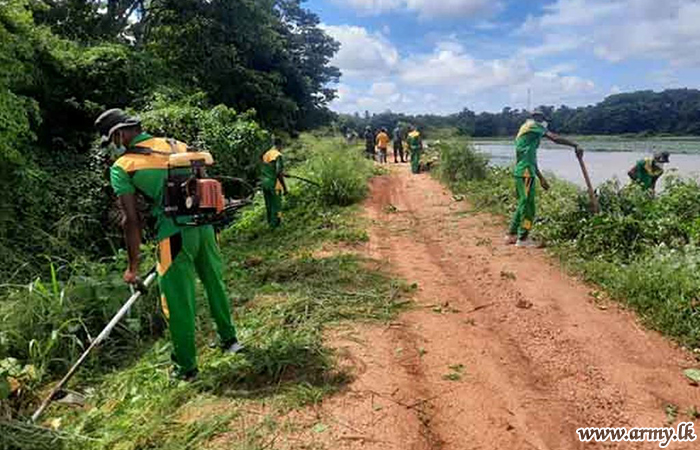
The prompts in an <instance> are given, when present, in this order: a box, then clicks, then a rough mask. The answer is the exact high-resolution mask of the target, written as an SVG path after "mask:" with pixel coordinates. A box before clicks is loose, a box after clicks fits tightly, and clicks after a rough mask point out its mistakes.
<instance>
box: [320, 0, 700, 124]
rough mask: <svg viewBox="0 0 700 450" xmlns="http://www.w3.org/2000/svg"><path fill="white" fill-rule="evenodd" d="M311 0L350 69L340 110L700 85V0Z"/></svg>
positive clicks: (434, 107)
mask: <svg viewBox="0 0 700 450" xmlns="http://www.w3.org/2000/svg"><path fill="white" fill-rule="evenodd" d="M306 7H307V8H309V9H311V10H312V11H314V12H315V13H316V14H318V16H319V17H320V19H321V23H322V27H323V28H324V29H325V31H326V32H327V33H328V34H330V35H331V36H333V37H334V38H335V39H336V40H337V41H338V42H340V44H341V48H340V51H339V52H338V53H337V54H336V56H335V58H334V59H333V61H332V64H333V65H335V66H337V67H338V68H340V70H341V72H342V73H343V75H342V77H341V79H340V83H338V85H337V86H335V87H336V88H337V90H338V98H337V99H336V100H335V101H334V102H333V103H332V104H331V108H332V109H333V110H335V111H338V112H347V113H354V112H359V113H364V111H369V112H371V113H379V112H383V111H387V110H391V111H394V112H405V113H412V114H415V113H436V114H448V113H453V112H458V111H461V110H462V109H464V108H469V109H471V110H472V111H477V112H481V111H491V112H497V111H501V110H502V109H503V108H504V107H507V106H508V107H511V108H518V109H522V108H527V107H528V104H531V105H532V106H536V105H555V106H558V105H562V104H565V105H567V106H583V105H588V104H595V103H597V102H599V101H601V100H603V99H604V98H605V97H606V96H608V95H611V94H615V93H619V92H629V91H634V90H640V89H652V90H656V91H658V90H663V89H667V88H679V87H688V88H699V87H700V0H663V1H662V0H308V1H307V2H306ZM528 92H530V94H528ZM528 98H530V99H531V100H530V102H528Z"/></svg>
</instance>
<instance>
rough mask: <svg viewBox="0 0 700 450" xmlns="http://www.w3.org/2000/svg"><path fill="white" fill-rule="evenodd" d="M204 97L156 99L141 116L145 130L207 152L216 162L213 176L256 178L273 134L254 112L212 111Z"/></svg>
mask: <svg viewBox="0 0 700 450" xmlns="http://www.w3.org/2000/svg"><path fill="white" fill-rule="evenodd" d="M200 97H201V96H196V95H195V96H192V97H189V98H188V99H185V100H183V101H180V102H178V103H167V102H166V100H165V99H164V98H161V97H156V100H155V101H154V103H153V105H152V106H151V107H150V108H149V109H148V110H147V111H146V112H144V113H143V114H142V116H141V119H142V121H143V125H144V129H146V130H147V131H148V132H150V133H152V134H155V135H159V136H167V137H172V138H175V139H178V140H181V141H183V142H187V143H188V144H190V145H193V146H197V147H199V148H201V149H203V150H208V151H210V152H211V153H212V155H213V156H214V160H215V162H216V164H215V166H214V168H213V170H212V174H213V175H226V176H234V177H241V178H245V179H247V180H248V181H253V180H255V179H256V177H257V170H258V165H259V159H260V157H261V156H262V154H263V152H264V151H265V150H267V149H268V148H269V146H270V135H269V133H268V132H267V131H265V130H263V129H262V128H261V127H260V125H258V124H257V123H256V122H255V120H254V114H255V113H254V112H252V111H251V112H247V113H244V114H239V113H237V112H236V111H235V110H234V109H232V108H229V107H227V106H225V105H218V106H215V107H214V108H209V107H207V106H206V104H205V103H203V100H202V99H201V98H200Z"/></svg>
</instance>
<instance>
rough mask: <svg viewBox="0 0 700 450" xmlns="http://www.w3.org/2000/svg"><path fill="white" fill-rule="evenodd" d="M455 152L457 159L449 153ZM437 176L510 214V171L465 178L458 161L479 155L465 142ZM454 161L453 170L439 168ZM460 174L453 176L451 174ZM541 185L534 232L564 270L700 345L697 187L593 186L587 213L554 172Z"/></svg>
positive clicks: (678, 183) (585, 202)
mask: <svg viewBox="0 0 700 450" xmlns="http://www.w3.org/2000/svg"><path fill="white" fill-rule="evenodd" d="M454 154H458V155H460V156H458V157H456V158H455V157H454ZM447 155H450V156H445V158H444V160H443V162H442V165H441V169H440V170H441V171H440V173H441V175H442V176H443V180H445V181H446V182H447V183H448V184H449V185H450V186H451V187H452V189H453V190H454V191H455V192H456V193H463V194H467V195H468V196H469V198H470V199H471V201H472V202H473V203H474V205H475V206H476V207H478V208H484V209H488V210H490V211H493V212H497V213H500V214H504V215H509V214H511V213H512V212H513V209H514V208H515V184H514V179H513V175H512V169H510V168H498V167H489V168H488V170H487V172H486V173H485V174H484V176H481V174H480V169H477V172H479V176H472V174H473V172H474V170H473V168H467V167H465V166H464V165H463V163H464V162H465V161H476V163H474V167H477V168H478V167H481V161H482V160H481V159H480V158H479V156H477V155H476V154H475V153H474V150H473V148H472V147H470V146H469V145H466V146H465V145H461V144H460V145H458V144H454V143H453V144H452V146H451V148H449V149H448V152H447ZM445 163H447V164H453V165H454V167H453V168H449V167H445ZM458 171H459V172H461V173H464V174H466V177H465V178H468V179H462V180H459V179H458V178H457V177H455V176H451V174H452V173H453V172H458ZM548 180H549V181H550V184H551V185H552V188H551V190H550V191H549V192H547V193H542V191H541V189H540V193H539V197H538V205H537V206H538V213H537V217H538V218H537V221H536V224H535V226H534V234H535V236H536V237H537V238H538V239H540V240H542V241H544V242H545V243H546V244H547V246H548V247H549V248H551V249H552V250H553V251H554V252H555V253H556V254H557V255H558V256H559V257H560V258H561V259H562V260H563V261H564V262H565V263H566V264H567V265H568V266H569V267H571V268H572V269H573V270H575V271H577V272H578V273H580V274H582V275H583V276H584V278H585V279H586V280H588V281H592V282H595V283H597V284H599V285H600V286H601V287H603V288H604V290H605V291H606V292H608V293H609V294H610V295H611V296H612V297H614V298H616V299H618V300H620V301H622V302H624V303H625V304H627V305H629V306H630V307H632V308H633V309H635V310H636V311H637V312H638V313H639V314H640V316H641V317H642V318H643V320H644V321H645V322H646V323H647V324H648V325H649V326H651V327H653V328H656V329H658V330H660V331H662V332H664V333H666V334H668V335H669V336H672V337H674V338H676V339H678V340H679V341H680V342H682V343H684V344H686V345H687V346H689V347H691V348H696V347H700V279H699V278H698V277H697V270H698V268H699V267H700V266H699V264H700V220H699V219H698V217H699V216H700V185H698V183H697V182H696V181H694V180H689V179H681V178H677V177H672V176H667V177H665V183H664V189H663V191H662V192H661V193H660V194H658V195H656V196H653V195H651V194H650V193H649V192H646V191H643V190H642V189H641V188H639V187H638V186H636V185H627V186H621V185H620V184H619V183H618V182H616V181H611V182H607V183H605V184H603V185H601V186H600V187H599V188H598V195H599V200H600V206H601V210H602V212H601V214H599V215H596V216H593V215H591V213H590V207H589V199H588V196H587V194H586V193H585V192H584V191H583V190H581V189H579V188H577V187H576V186H574V185H572V184H571V183H567V182H564V181H561V180H557V179H556V178H554V177H553V176H548Z"/></svg>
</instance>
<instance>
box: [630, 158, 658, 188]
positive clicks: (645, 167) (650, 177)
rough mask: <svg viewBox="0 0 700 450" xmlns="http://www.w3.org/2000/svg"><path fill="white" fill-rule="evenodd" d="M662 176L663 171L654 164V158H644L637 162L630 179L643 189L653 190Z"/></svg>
mask: <svg viewBox="0 0 700 450" xmlns="http://www.w3.org/2000/svg"><path fill="white" fill-rule="evenodd" d="M663 174H664V169H662V168H661V167H659V166H657V165H656V164H654V158H651V157H649V158H644V159H641V160H639V161H637V164H635V166H634V171H633V172H632V175H634V176H633V177H632V179H633V180H634V181H636V182H637V183H639V184H640V185H641V186H642V187H643V188H644V189H654V187H656V181H657V180H658V179H659V178H660V177H661V175H663Z"/></svg>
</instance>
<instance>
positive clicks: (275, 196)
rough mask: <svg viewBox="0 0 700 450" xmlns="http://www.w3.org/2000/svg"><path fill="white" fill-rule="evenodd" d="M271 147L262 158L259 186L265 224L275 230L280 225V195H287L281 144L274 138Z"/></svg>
mask: <svg viewBox="0 0 700 450" xmlns="http://www.w3.org/2000/svg"><path fill="white" fill-rule="evenodd" d="M273 144H274V145H273V147H272V148H271V149H270V150H268V151H267V152H265V154H264V155H263V157H262V169H261V174H262V178H261V184H262V191H263V196H264V197H265V209H266V211H267V223H268V224H269V225H270V227H272V228H277V227H278V226H279V225H280V223H282V216H281V214H282V193H283V192H284V193H285V194H286V193H287V184H286V183H285V181H284V161H283V158H282V152H281V149H282V142H281V141H280V140H279V139H277V138H275V140H274V143H273Z"/></svg>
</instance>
